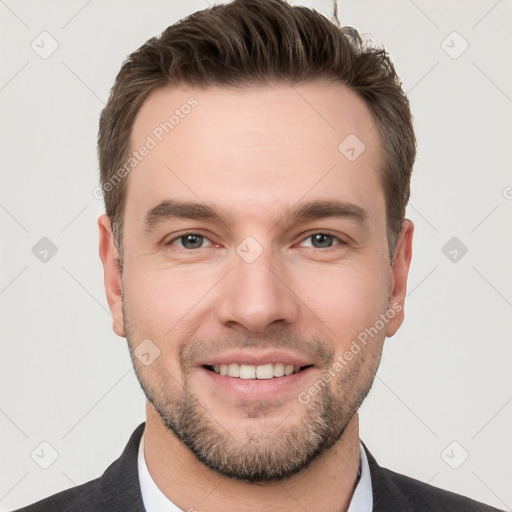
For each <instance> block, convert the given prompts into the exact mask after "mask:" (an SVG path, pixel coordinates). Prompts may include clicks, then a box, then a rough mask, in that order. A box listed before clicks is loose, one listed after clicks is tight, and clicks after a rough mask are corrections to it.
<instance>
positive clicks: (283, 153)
mask: <svg viewBox="0 0 512 512" xmlns="http://www.w3.org/2000/svg"><path fill="white" fill-rule="evenodd" d="M144 147H146V148H149V149H147V150H142V149H143V148H144ZM131 148H132V151H134V152H138V153H139V156H138V159H137V162H136V165H134V167H133V169H132V170H131V171H130V173H129V180H128V187H127V188H128V193H127V202H126V204H127V214H128V213H129V212H130V211H133V212H135V214H136V215H137V216H138V217H140V216H141V214H142V210H143V209H147V208H149V207H151V206H154V205H156V204H157V203H159V202H160V201H162V200H165V199H169V198H178V199H183V200H192V199H193V200H195V201H196V202H197V201H198V200H199V201H201V200H202V201H206V202H208V203H213V204H215V203H217V204H222V206H223V207H224V208H225V209H230V210H233V211H235V212H237V211H238V210H240V212H242V211H243V212H247V211H248V210H250V211H252V212H259V214H258V213H254V216H255V217H260V218H263V217H264V215H265V213H270V212H271V211H272V210H275V211H276V212H277V211H281V206H282V205H283V204H284V203H286V204H293V203H297V202H299V201H301V199H303V198H307V199H340V200H344V201H349V202H351V203H353V204H359V205H360V206H361V207H363V208H365V209H371V208H372V207H374V208H377V209H378V208H380V207H382V208H380V209H381V212H380V213H382V212H383V211H384V210H383V207H384V200H383V192H382V186H381V178H380V175H379V173H380V167H381V161H382V155H381V146H380V136H379V132H378V129H377V126H376V124H375V121H374V119H373V116H372V114H371V112H370V110H369V108H368V107H367V105H366V104H365V102H364V100H363V99H361V98H360V97H359V96H358V95H357V94H356V93H355V92H353V91H352V90H350V89H348V88H347V87H345V86H344V85H341V84H334V83H327V82H312V83H309V84H296V85H284V84H273V85H262V86H260V85H258V86H256V85H254V86H247V87H244V88H232V87H229V88H228V87H208V88H193V87H170V86H166V87H163V88H160V89H158V90H156V91H153V93H152V94H151V95H150V96H149V97H148V98H147V99H146V101H145V102H144V104H143V106H142V107H141V109H140V111H139V113H138V115H137V118H136V120H135V123H134V127H133V131H132V135H131ZM141 150H142V151H141ZM141 153H144V155H145V156H143V157H141V156H140V154H141ZM306 196H307V197H306ZM127 220H128V219H127Z"/></svg>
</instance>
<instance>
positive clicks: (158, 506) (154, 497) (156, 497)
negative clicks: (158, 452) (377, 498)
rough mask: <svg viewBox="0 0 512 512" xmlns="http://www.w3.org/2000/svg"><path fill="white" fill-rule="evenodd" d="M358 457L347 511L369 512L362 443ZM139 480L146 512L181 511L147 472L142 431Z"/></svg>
mask: <svg viewBox="0 0 512 512" xmlns="http://www.w3.org/2000/svg"><path fill="white" fill-rule="evenodd" d="M359 458H360V462H361V478H360V479H359V482H358V484H357V486H356V488H355V490H354V494H353V495H352V499H351V500H350V506H349V507H348V512H371V511H372V509H373V497H372V481H371V477H370V467H369V466H368V459H367V458H366V453H365V451H364V448H363V445H362V444H361V443H359ZM138 465H139V482H140V490H141V493H142V501H143V502H144V507H145V508H146V512H183V510H181V508H179V507H177V506H176V505H175V504H174V503H173V502H172V501H171V500H170V499H169V498H167V496H165V494H164V493H163V492H162V491H161V490H160V489H159V488H158V486H157V485H156V483H155V481H154V480H153V478H152V476H151V474H150V473H149V470H148V466H147V465H146V459H145V457H144V433H143V434H142V438H141V440H140V444H139V456H138Z"/></svg>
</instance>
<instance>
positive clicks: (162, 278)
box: [124, 265, 218, 342]
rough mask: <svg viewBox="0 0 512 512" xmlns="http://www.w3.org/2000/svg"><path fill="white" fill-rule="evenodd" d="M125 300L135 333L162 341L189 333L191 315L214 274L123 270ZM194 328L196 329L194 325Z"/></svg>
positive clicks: (175, 270) (181, 270) (184, 271)
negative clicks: (124, 275) (125, 276)
mask: <svg viewBox="0 0 512 512" xmlns="http://www.w3.org/2000/svg"><path fill="white" fill-rule="evenodd" d="M126 275H127V276H129V277H127V278H126V280H125V283H124V292H125V299H126V302H127V304H128V306H129V311H130V321H131V322H132V323H133V324H134V325H136V328H137V330H138V332H139V334H141V335H144V336H147V337H151V336H153V337H155V339H158V340H162V341H166V342H167V340H171V339H180V340H182V339H183V338H184V337H186V336H187V334H188V333H189V332H192V330H193V328H194V327H193V326H192V325H191V323H192V322H193V318H194V313H195V312H196V311H198V310H200V309H201V305H200V304H201V303H202V302H203V301H205V299H206V296H207V293H208V291H209V290H211V288H212V287H213V286H214V284H215V282H216V281H217V280H218V279H217V276H216V274H214V273H212V272H211V271H210V272H204V273H203V274H201V273H200V272H198V271H190V269H188V270H186V269H183V268H172V269H171V268H165V269H164V268H155V269H151V270H148V269H145V268H143V266H142V265H141V266H140V267H139V268H138V269H134V265H131V267H127V268H126ZM196 327H197V326H196Z"/></svg>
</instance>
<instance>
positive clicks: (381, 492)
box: [363, 443, 413, 512]
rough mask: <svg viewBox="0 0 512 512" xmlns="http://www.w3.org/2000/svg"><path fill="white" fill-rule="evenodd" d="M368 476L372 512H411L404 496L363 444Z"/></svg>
mask: <svg viewBox="0 0 512 512" xmlns="http://www.w3.org/2000/svg"><path fill="white" fill-rule="evenodd" d="M363 448H364V451H365V452H366V457H367V458H368V465H369V466H370V476H371V479H372V494H373V512H396V511H397V510H400V511H401V512H412V511H413V508H412V506H411V504H410V502H409V501H408V500H407V498H406V497H405V496H404V494H403V493H402V492H401V491H400V489H398V487H397V486H396V485H395V483H394V482H393V480H392V479H391V477H390V476H389V475H388V473H387V470H386V469H384V468H381V467H380V466H379V465H378V464H377V461H376V460H375V458H374V457H373V455H372V454H371V453H370V451H369V450H368V448H367V447H366V445H365V444H364V443H363Z"/></svg>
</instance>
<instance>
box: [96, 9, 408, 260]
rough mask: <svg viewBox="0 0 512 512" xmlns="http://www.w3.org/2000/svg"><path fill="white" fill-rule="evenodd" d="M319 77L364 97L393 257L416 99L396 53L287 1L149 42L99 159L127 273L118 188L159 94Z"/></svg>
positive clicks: (202, 15) (123, 91)
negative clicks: (143, 115)
mask: <svg viewBox="0 0 512 512" xmlns="http://www.w3.org/2000/svg"><path fill="white" fill-rule="evenodd" d="M335 18H336V21H337V15H336V13H335ZM319 79H327V80H330V81H335V82H340V83H342V84H345V85H347V86H348V87H350V88H351V89H352V90H353V91H355V92H356V93H358V94H359V95H360V97H362V98H363V99H364V100H365V102H366V104H367V105H368V107H369V109H370V111H371V112H372V114H373V117H374V119H375V121H376V124H377V126H378V128H379V131H380V135H381V140H382V146H383V154H384V166H383V169H382V172H381V173H382V181H383V187H384V193H385V197H386V223H387V236H388V245H389V249H390V257H391V258H392V256H393V252H394V248H395V245H396V240H397V237H398V234H399V232H400V229H401V226H402V222H403V220H404V216H405V208H406V205H407V202H408V200H409V194H410V177H411V172H412V167H413V164H414V159H415V156H416V139H415V135H414V130H413V126H412V117H411V112H410V108H409V101H408V99H407V97H406V95H405V93H404V92H403V90H402V85H401V81H400V79H399V78H398V76H397V74H396V71H395V68H394V66H393V63H392V62H391V60H390V58H389V56H388V54H387V53H386V51H385V50H384V49H383V48H378V47H375V46H374V45H372V44H366V43H365V42H363V39H362V38H361V37H360V35H359V33H358V32H357V31H356V30H355V29H353V28H351V27H341V26H340V24H339V22H337V23H334V22H332V21H329V20H328V19H327V18H325V17H324V16H322V15H321V14H319V13H318V12H317V11H315V10H312V9H308V8H306V7H298V6H296V7H293V6H291V5H289V4H288V3H287V2H286V1H284V0H234V1H233V2H231V3H229V4H226V5H216V6H213V7H211V8H208V9H205V10H203V11H199V12H196V13H194V14H191V15H190V16H187V17H186V18H184V19H182V20H180V21H179V22H177V23H176V24H174V25H172V26H170V27H168V28H167V29H166V30H165V31H164V32H163V33H162V34H161V35H159V36H158V37H153V38H151V39H149V40H148V41H147V42H146V43H145V44H144V45H142V46H141V47H140V48H139V49H138V50H136V51H135V52H134V53H132V54H131V55H129V57H128V58H127V59H126V60H125V62H124V63H123V65H122V67H121V70H120V71H119V73H118V75H117V77H116V80H115V83H114V86H113V87H112V90H111V92H110V97H109V100H108V103H107V105H106V106H105V108H104V109H103V111H102V113H101V117H100V124H99V134H98V157H99V165H100V180H101V185H102V189H103V193H104V200H105V208H106V213H107V215H108V216H109V217H110V219H111V221H112V226H113V232H114V240H115V242H116V246H117V248H118V254H119V260H120V263H121V268H122V231H123V215H124V208H125V201H126V186H127V183H126V182H127V180H126V179H122V180H118V182H114V185H115V186H112V183H113V178H115V177H116V172H118V171H119V170H120V169H122V168H123V166H124V165H125V162H126V160H127V158H128V154H129V151H130V135H131V132H132V128H133V124H134V121H135V117H136V115H137V113H138V112H139V110H140V108H141V106H142V104H143V102H144V100H145V99H146V98H147V97H148V95H149V94H150V93H151V92H152V91H154V90H155V89H157V88H159V87H162V86H165V85H169V84H172V85H176V86H177V85H180V84H185V85H190V86H199V87H208V86H234V87H243V86H250V85H251V84H256V83H258V84H270V83H275V82H278V83H288V84H297V83H301V82H302V83H305V82H311V81H314V80H319ZM340 142H341V141H340ZM117 178H119V175H117ZM107 184H110V186H108V187H107V186H106V185H107Z"/></svg>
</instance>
